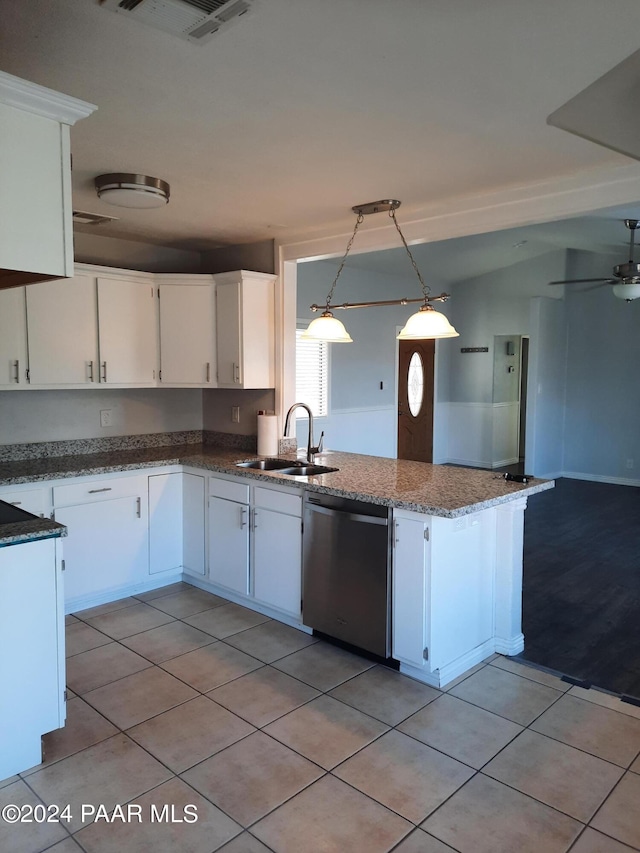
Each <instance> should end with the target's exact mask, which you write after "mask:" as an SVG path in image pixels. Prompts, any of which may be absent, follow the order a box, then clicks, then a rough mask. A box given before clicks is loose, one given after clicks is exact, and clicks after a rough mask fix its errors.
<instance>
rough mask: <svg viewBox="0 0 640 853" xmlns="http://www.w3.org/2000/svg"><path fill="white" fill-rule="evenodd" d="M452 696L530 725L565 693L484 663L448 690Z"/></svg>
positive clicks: (523, 724) (516, 721)
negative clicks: (478, 669) (476, 670)
mask: <svg viewBox="0 0 640 853" xmlns="http://www.w3.org/2000/svg"><path fill="white" fill-rule="evenodd" d="M449 693H450V695H452V696H457V697H458V698H459V699H464V700H465V701H466V702H471V704H472V705H478V707H480V708H484V709H485V710H486V711H493V713H495V714H499V715H500V716H501V717H506V718H507V719H508V720H512V721H513V722H514V723H519V724H520V725H522V726H527V725H529V723H531V722H532V721H533V720H535V718H536V717H537V716H538V715H539V714H541V713H542V712H543V711H545V710H546V709H547V708H548V707H549V706H550V705H552V704H553V703H554V702H555V701H556V700H557V699H558V698H559V697H560V696H562V693H560V692H559V691H558V690H554V689H553V688H551V687H546V686H545V685H544V684H536V682H535V681H531V680H530V679H528V678H521V677H520V676H519V675H514V674H513V673H511V672H506V671H504V670H502V669H498V668H497V667H495V666H491V665H488V666H485V667H484V668H483V669H481V670H480V671H479V672H476V673H475V674H474V675H472V676H470V677H469V678H467V679H466V681H463V682H462V683H461V684H459V685H458V686H457V687H454V688H453V690H450V691H449Z"/></svg>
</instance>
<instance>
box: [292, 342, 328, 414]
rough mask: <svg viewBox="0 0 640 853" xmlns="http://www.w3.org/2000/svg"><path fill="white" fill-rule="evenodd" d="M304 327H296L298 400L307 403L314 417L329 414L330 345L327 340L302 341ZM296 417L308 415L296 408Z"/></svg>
mask: <svg viewBox="0 0 640 853" xmlns="http://www.w3.org/2000/svg"><path fill="white" fill-rule="evenodd" d="M303 331H304V329H296V402H297V403H306V404H307V406H309V408H310V409H311V411H312V412H313V416H314V418H322V417H326V416H327V415H328V414H329V402H328V387H329V381H328V376H329V347H328V345H327V342H326V341H301V340H300V336H301V335H302V332H303ZM296 417H306V414H305V412H304V410H303V409H296Z"/></svg>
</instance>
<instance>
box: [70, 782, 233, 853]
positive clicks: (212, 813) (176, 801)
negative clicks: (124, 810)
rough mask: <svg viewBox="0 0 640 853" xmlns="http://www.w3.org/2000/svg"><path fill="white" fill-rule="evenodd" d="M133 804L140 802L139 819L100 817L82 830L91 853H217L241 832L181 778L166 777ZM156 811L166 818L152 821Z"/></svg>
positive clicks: (80, 836) (80, 837) (82, 835)
mask: <svg viewBox="0 0 640 853" xmlns="http://www.w3.org/2000/svg"><path fill="white" fill-rule="evenodd" d="M133 803H134V804H135V805H137V806H140V818H141V820H140V822H139V823H138V822H134V823H119V822H114V823H111V824H109V823H106V822H103V821H101V822H98V823H94V824H93V825H91V826H87V827H85V828H84V829H81V830H80V832H78V834H77V838H78V841H79V842H80V843H81V844H82V846H83V847H84V849H85V850H86V851H87V853H122V851H126V853H149V851H153V853H175V852H176V851H180V853H212V851H214V850H218V849H219V848H220V847H221V845H223V844H225V843H226V842H227V841H228V840H229V839H230V838H232V837H233V836H235V835H237V834H238V833H239V832H240V831H241V827H240V826H238V824H237V823H236V822H235V821H233V820H231V818H230V817H228V816H227V815H226V814H224V813H223V812H221V811H220V809H218V808H216V807H215V806H214V805H212V804H211V803H209V802H207V800H205V799H204V798H203V797H201V796H200V795H199V794H197V793H196V792H195V791H194V790H193V788H190V787H189V786H188V785H185V783H184V782H182V781H181V780H180V779H171V780H170V781H168V782H165V783H164V784H162V785H160V786H159V787H157V788H154V789H153V791H149V792H148V793H147V794H144V795H143V796H141V797H136V798H135V800H134V801H133ZM152 814H155V815H156V816H161V817H162V816H165V815H166V818H165V819H164V820H151V819H150V818H151V815H152ZM172 815H173V816H174V818H175V819H176V820H175V822H173V821H172V819H171V816H172ZM194 816H195V817H197V820H195V821H194V820H192V817H194ZM180 819H182V820H183V822H182V823H180V822H178V820H180ZM135 820H136V819H135V818H134V821H135ZM132 829H133V830H134V831H132Z"/></svg>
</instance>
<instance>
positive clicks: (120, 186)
mask: <svg viewBox="0 0 640 853" xmlns="http://www.w3.org/2000/svg"><path fill="white" fill-rule="evenodd" d="M95 186H96V192H97V193H98V198H99V199H101V200H102V201H106V202H108V203H109V204H115V205H116V207H131V208H138V209H143V208H151V207H163V206H164V205H165V204H169V193H170V188H169V184H168V183H167V182H166V181H161V180H160V178H150V177H148V175H134V174H130V173H128V172H113V173H112V174H109V175H98V177H97V178H96V179H95Z"/></svg>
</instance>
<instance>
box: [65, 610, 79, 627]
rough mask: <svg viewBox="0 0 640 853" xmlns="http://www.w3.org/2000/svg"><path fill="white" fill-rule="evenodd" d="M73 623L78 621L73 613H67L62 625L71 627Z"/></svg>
mask: <svg viewBox="0 0 640 853" xmlns="http://www.w3.org/2000/svg"><path fill="white" fill-rule="evenodd" d="M74 622H78V619H77V618H76V617H75V616H74V615H73V613H67V615H66V616H65V617H64V624H65V625H73V623H74Z"/></svg>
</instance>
